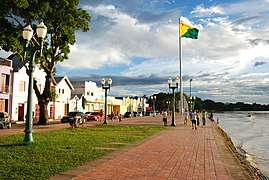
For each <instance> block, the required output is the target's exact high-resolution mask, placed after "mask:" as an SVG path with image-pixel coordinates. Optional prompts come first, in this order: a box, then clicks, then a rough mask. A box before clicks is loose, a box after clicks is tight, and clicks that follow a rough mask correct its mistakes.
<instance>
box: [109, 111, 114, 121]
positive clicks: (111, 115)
mask: <svg viewBox="0 0 269 180" xmlns="http://www.w3.org/2000/svg"><path fill="white" fill-rule="evenodd" d="M114 116H115V115H114V112H113V111H112V112H111V114H110V120H113V119H114Z"/></svg>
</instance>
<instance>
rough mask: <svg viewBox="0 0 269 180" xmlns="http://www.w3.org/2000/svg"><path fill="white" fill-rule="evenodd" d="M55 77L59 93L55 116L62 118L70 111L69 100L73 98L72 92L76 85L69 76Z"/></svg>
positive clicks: (56, 89) (55, 103) (57, 92)
mask: <svg viewBox="0 0 269 180" xmlns="http://www.w3.org/2000/svg"><path fill="white" fill-rule="evenodd" d="M54 79H55V81H56V87H55V91H56V94H57V99H56V101H55V102H54V108H55V109H54V110H55V114H54V118H55V119H61V118H62V117H63V116H64V115H66V114H67V113H68V112H69V105H70V104H69V101H70V99H71V93H72V91H73V90H74V87H73V85H72V84H71V82H70V81H69V79H68V78H67V76H64V77H55V78H54Z"/></svg>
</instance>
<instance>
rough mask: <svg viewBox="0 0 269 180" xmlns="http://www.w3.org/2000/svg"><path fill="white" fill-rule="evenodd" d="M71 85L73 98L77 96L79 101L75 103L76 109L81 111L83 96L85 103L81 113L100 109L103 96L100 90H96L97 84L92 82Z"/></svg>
mask: <svg viewBox="0 0 269 180" xmlns="http://www.w3.org/2000/svg"><path fill="white" fill-rule="evenodd" d="M72 84H73V86H74V91H73V93H72V94H73V96H75V95H77V96H78V98H79V99H80V101H79V103H77V104H78V109H81V108H80V107H81V106H82V101H81V99H82V97H83V95H84V98H85V99H86V100H87V103H86V105H85V109H84V110H82V111H84V112H93V111H99V110H100V109H101V106H102V104H104V101H103V99H104V98H103V97H104V94H105V93H104V92H103V91H102V88H98V87H97V84H96V83H95V82H92V81H82V82H81V81H80V82H72Z"/></svg>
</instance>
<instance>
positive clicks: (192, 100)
mask: <svg viewBox="0 0 269 180" xmlns="http://www.w3.org/2000/svg"><path fill="white" fill-rule="evenodd" d="M195 99H196V97H195V96H194V97H192V96H191V97H190V110H191V111H192V110H193V109H194V104H195Z"/></svg>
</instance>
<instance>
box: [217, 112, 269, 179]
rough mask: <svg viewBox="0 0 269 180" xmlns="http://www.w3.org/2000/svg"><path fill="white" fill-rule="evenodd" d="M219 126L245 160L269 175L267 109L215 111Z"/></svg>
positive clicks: (268, 121) (268, 120)
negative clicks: (243, 155) (242, 153)
mask: <svg viewBox="0 0 269 180" xmlns="http://www.w3.org/2000/svg"><path fill="white" fill-rule="evenodd" d="M217 118H219V122H220V124H219V126H220V127H221V128H222V129H223V130H224V131H225V132H226V133H227V134H228V135H229V136H230V137H231V139H232V141H233V143H234V145H235V146H236V147H237V148H238V150H239V151H240V152H244V154H245V156H246V158H247V160H248V161H249V162H250V163H251V165H253V166H254V167H256V168H258V169H259V170H260V172H262V173H263V174H264V175H265V176H267V177H269V130H268V129H269V111H229V112H223V113H215V114H214V119H215V120H217Z"/></svg>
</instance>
